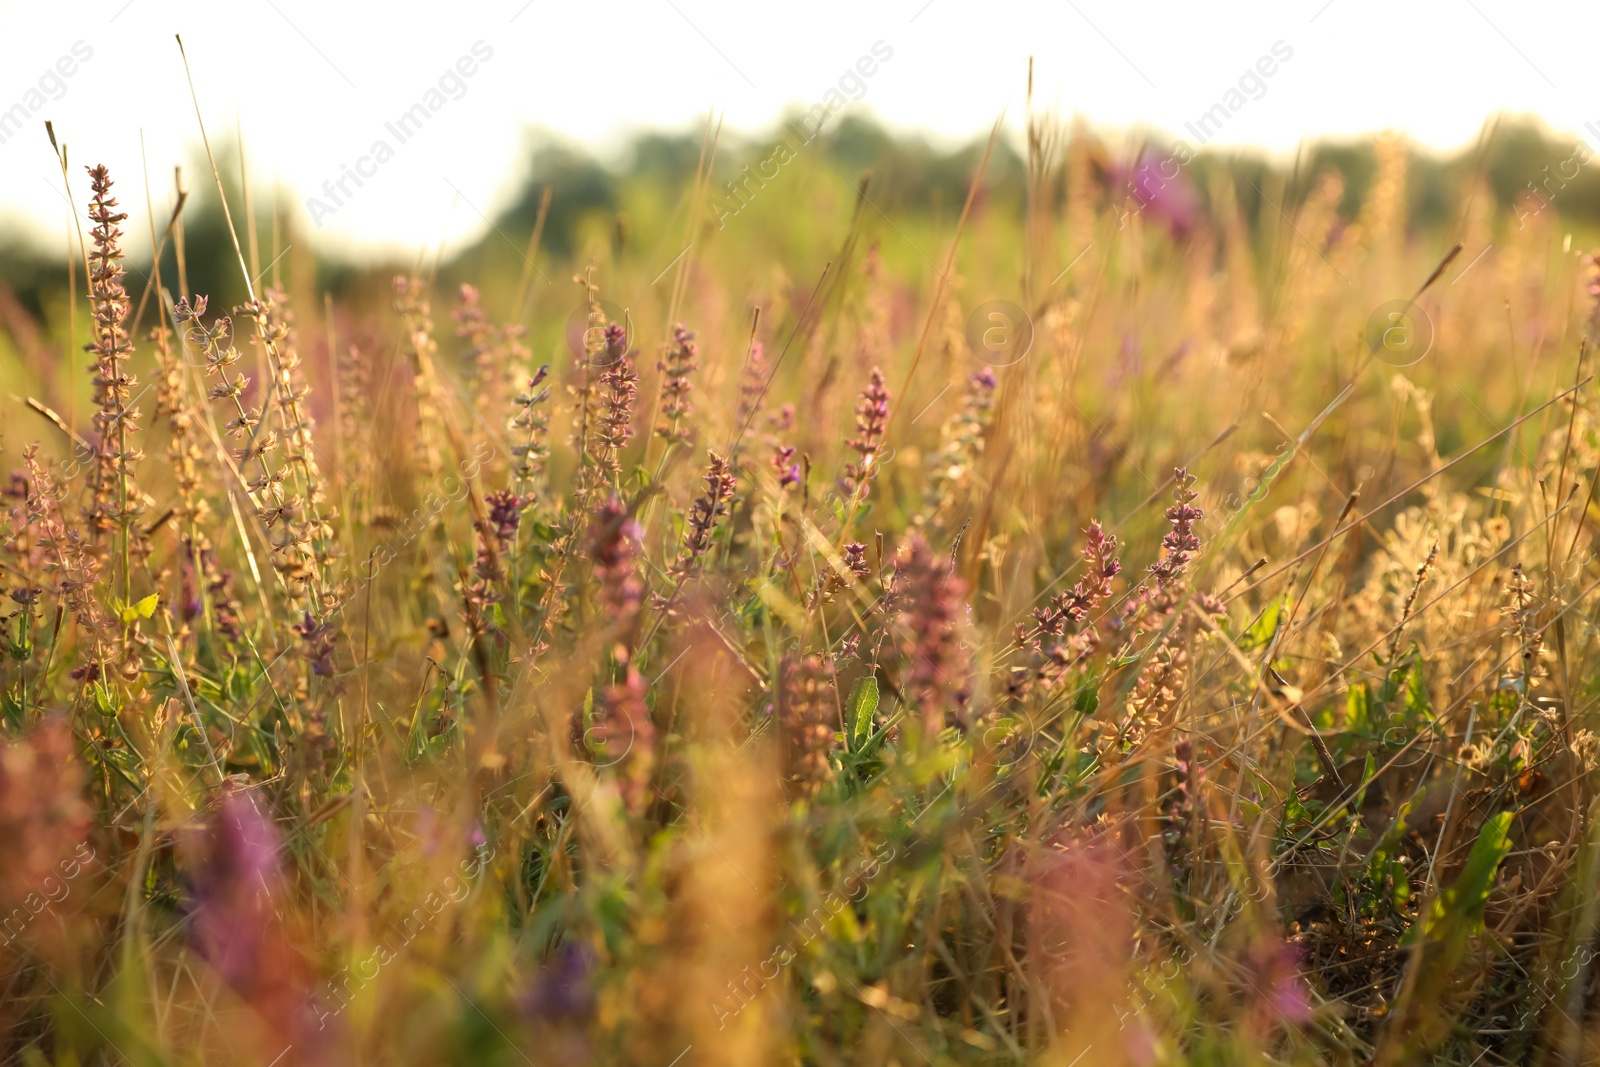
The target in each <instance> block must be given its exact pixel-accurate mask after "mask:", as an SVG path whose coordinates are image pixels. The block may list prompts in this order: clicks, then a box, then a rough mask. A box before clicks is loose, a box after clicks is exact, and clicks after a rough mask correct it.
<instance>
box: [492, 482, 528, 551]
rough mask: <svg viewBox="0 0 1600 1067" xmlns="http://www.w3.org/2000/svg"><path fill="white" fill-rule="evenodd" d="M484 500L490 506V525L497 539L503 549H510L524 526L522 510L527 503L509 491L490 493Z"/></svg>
mask: <svg viewBox="0 0 1600 1067" xmlns="http://www.w3.org/2000/svg"><path fill="white" fill-rule="evenodd" d="M484 500H485V501H486V502H487V503H488V505H489V525H490V526H492V527H493V528H494V535H495V537H496V538H497V539H498V540H499V541H500V545H501V547H502V548H506V547H509V546H510V544H511V541H512V539H513V538H515V537H516V536H517V529H518V528H519V527H520V526H521V525H522V508H523V506H524V505H526V504H527V501H525V500H523V499H522V498H521V497H519V496H517V494H515V493H513V492H512V491H511V490H509V489H502V490H500V491H499V492H498V493H490V494H488V495H487V496H486V497H484Z"/></svg>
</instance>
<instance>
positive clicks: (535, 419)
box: [511, 364, 550, 500]
mask: <svg viewBox="0 0 1600 1067" xmlns="http://www.w3.org/2000/svg"><path fill="white" fill-rule="evenodd" d="M549 376H550V365H549V364H544V365H543V366H541V367H540V368H539V369H538V370H536V371H535V372H534V374H533V377H531V378H529V379H528V384H527V388H525V389H524V390H523V391H522V392H521V393H518V394H517V400H516V403H517V413H516V414H515V415H513V416H512V418H511V430H512V433H513V434H515V435H516V438H517V443H516V444H514V445H512V446H511V456H512V459H513V460H514V463H513V464H512V467H511V473H512V474H513V475H514V476H515V477H516V479H517V495H518V496H520V497H522V498H523V499H524V500H531V499H533V495H534V493H535V491H536V489H537V485H538V479H539V477H540V476H541V475H542V474H543V473H544V464H545V460H546V459H547V458H548V457H549V455H550V446H549V444H548V443H547V440H546V438H547V436H548V434H549V432H550V416H549V415H548V414H546V412H545V410H544V405H545V402H546V401H548V400H549V399H550V390H549V388H548V387H546V386H545V384H544V383H545V380H546V379H548V378H549Z"/></svg>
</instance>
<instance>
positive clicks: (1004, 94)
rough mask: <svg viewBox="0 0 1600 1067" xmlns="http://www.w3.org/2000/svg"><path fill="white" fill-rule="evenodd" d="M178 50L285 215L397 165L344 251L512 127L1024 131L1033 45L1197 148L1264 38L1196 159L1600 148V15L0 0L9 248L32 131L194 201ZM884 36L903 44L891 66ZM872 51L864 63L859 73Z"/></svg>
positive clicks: (457, 234) (1099, 104)
mask: <svg viewBox="0 0 1600 1067" xmlns="http://www.w3.org/2000/svg"><path fill="white" fill-rule="evenodd" d="M175 32H178V33H181V34H182V35H183V39H184V44H185V46H186V47H187V49H188V53H189V58H190V62H191V64H192V67H193V73H194V79H195V85H196V88H197V89H198V92H199V95H200V102H201V109H202V113H203V115H204V118H205V122H206V128H207V130H208V132H209V133H210V134H211V138H212V145H213V148H214V149H216V150H217V151H218V153H219V154H221V153H223V152H226V153H229V154H232V153H234V152H236V151H237V148H236V144H235V140H234V136H235V131H236V130H237V129H239V128H240V126H241V124H242V128H243V130H244V138H245V148H246V152H247V155H248V158H249V164H250V170H251V173H252V181H253V183H254V184H255V185H256V187H257V188H258V189H259V190H261V191H262V195H265V190H266V188H267V187H268V186H269V185H270V184H271V183H273V182H274V181H276V182H278V183H281V184H282V186H283V187H284V189H285V190H286V192H285V195H286V196H292V197H293V199H294V200H295V202H296V205H297V210H299V211H302V212H304V211H305V210H306V207H305V198H306V197H307V196H308V195H313V194H317V195H320V189H321V186H322V183H323V182H324V181H326V180H329V179H335V180H336V179H338V178H339V177H340V175H341V168H342V167H343V166H345V165H351V166H354V165H356V164H357V162H358V161H359V160H360V159H361V157H363V156H366V155H368V154H369V152H370V151H371V148H372V146H373V144H374V142H376V141H378V140H379V139H383V140H385V141H387V142H388V143H389V145H390V146H391V147H392V148H393V157H392V158H386V159H385V160H384V161H383V162H382V163H381V164H378V163H377V162H375V161H373V162H368V163H367V164H366V165H365V167H366V169H367V170H368V171H369V173H370V176H369V177H368V178H365V179H364V184H363V185H362V187H361V188H360V189H359V190H357V189H356V188H355V186H354V185H353V184H347V188H348V189H349V190H351V191H353V193H354V195H352V196H350V197H349V198H348V199H346V201H345V203H344V204H342V205H340V206H339V207H338V209H337V210H336V211H333V212H332V213H331V214H328V215H327V216H326V217H324V218H322V219H321V222H322V226H321V228H320V229H315V230H313V231H312V232H311V235H310V239H312V240H314V241H316V242H317V243H318V244H319V245H321V246H322V247H325V248H329V249H338V250H342V251H360V250H377V249H384V248H387V249H395V248H399V247H412V248H414V247H416V246H417V245H419V244H422V243H430V242H436V241H438V240H440V239H447V240H462V239H467V238H471V237H473V236H475V235H476V234H477V233H478V232H480V231H481V230H482V229H483V228H484V227H485V226H486V223H485V222H484V219H483V217H482V216H483V215H491V216H492V215H493V213H494V210H495V208H496V207H497V206H498V205H499V204H501V203H502V202H503V201H504V198H506V197H508V196H510V195H511V193H512V190H513V189H514V188H515V186H516V183H517V181H518V180H519V178H520V177H521V176H522V173H523V172H522V170H521V168H522V167H523V166H524V165H525V162H526V157H527V151H526V147H527V143H528V142H527V140H526V131H527V130H529V129H530V128H537V129H542V130H545V131H550V132H554V133H557V134H560V135H562V136H565V137H567V138H570V139H572V140H574V141H576V142H578V143H580V144H582V145H585V146H587V147H589V148H591V149H592V150H594V151H596V152H598V153H600V154H602V156H604V155H606V154H607V153H610V154H611V155H613V156H614V155H615V153H616V151H617V149H618V146H619V145H621V144H623V143H625V141H626V138H627V136H628V135H629V134H631V133H634V132H638V131H641V130H647V129H659V130H671V131H681V130H685V129H689V128H691V127H695V128H698V126H699V125H700V124H702V123H703V122H704V118H705V116H706V114H707V113H708V111H709V110H710V109H712V108H717V109H720V110H721V111H722V112H723V113H724V114H725V116H726V125H727V127H728V128H730V129H732V130H735V131H739V132H744V133H750V134H758V133H761V132H764V131H766V130H767V129H769V128H771V126H772V125H773V123H774V122H775V120H776V119H777V118H778V117H779V116H780V115H781V114H782V113H783V112H784V111H785V109H788V108H806V107H809V106H811V105H813V104H815V103H817V102H819V101H821V100H823V99H824V97H825V96H826V94H827V93H828V92H829V90H831V89H834V88H836V87H839V86H840V83H841V78H843V79H844V80H845V81H844V89H845V92H846V94H847V95H859V96H860V99H858V100H852V101H850V102H849V103H848V104H847V105H845V106H846V108H847V109H848V110H849V111H853V112H856V113H859V114H864V115H871V116H874V117H876V118H877V119H878V120H880V121H882V122H884V123H886V124H887V125H889V126H891V127H892V128H895V129H897V130H902V131H916V132H920V133H924V134H926V135H928V136H930V137H932V138H934V139H935V140H937V141H939V142H941V143H945V144H954V143H956V142H960V141H965V140H967V139H970V138H972V137H975V136H978V135H980V134H982V133H984V132H986V131H987V129H988V127H989V125H990V124H991V123H992V122H993V121H994V119H995V118H996V117H997V116H998V115H1000V114H1001V113H1002V112H1004V113H1005V114H1006V116H1007V124H1008V126H1009V127H1011V129H1012V130H1013V131H1020V129H1021V124H1022V120H1023V114H1024V103H1025V96H1026V71H1027V60H1028V57H1029V55H1033V56H1035V57H1036V63H1037V67H1036V71H1037V73H1036V84H1035V103H1036V106H1038V107H1041V108H1053V109H1055V110H1056V111H1058V112H1059V113H1060V114H1062V115H1063V116H1071V115H1073V114H1074V113H1077V114H1082V115H1083V116H1084V117H1085V118H1087V119H1088V120H1089V121H1090V122H1092V123H1094V124H1096V125H1097V126H1099V127H1102V128H1105V129H1108V130H1117V129H1127V128H1130V127H1134V126H1138V127H1141V128H1145V129H1150V130H1153V131H1155V132H1157V133H1158V134H1159V133H1165V134H1172V135H1177V136H1181V137H1183V138H1185V139H1186V140H1188V141H1189V142H1190V143H1191V144H1193V143H1195V141H1196V138H1195V137H1194V135H1193V133H1192V132H1191V131H1189V130H1187V129H1185V123H1193V122H1195V121H1196V120H1197V119H1198V118H1199V117H1200V115H1202V114H1203V113H1204V112H1206V111H1207V110H1208V109H1209V108H1211V107H1212V105H1214V104H1217V103H1219V102H1223V101H1224V98H1225V96H1226V94H1227V93H1228V91H1229V90H1230V89H1235V88H1237V87H1238V86H1239V82H1240V79H1241V77H1244V76H1246V74H1247V72H1248V71H1250V70H1251V69H1252V68H1254V67H1255V66H1256V64H1257V63H1258V61H1259V60H1260V59H1261V58H1262V57H1269V58H1270V57H1272V55H1273V46H1274V44H1276V43H1278V42H1281V44H1279V45H1278V49H1279V52H1280V54H1281V53H1283V52H1284V51H1289V52H1291V53H1292V55H1291V56H1290V58H1288V59H1287V60H1283V61H1281V62H1278V61H1276V60H1274V61H1273V62H1271V63H1269V64H1267V66H1268V67H1271V68H1272V69H1273V73H1272V74H1271V76H1270V77H1260V78H1258V79H1257V80H1254V81H1251V82H1250V83H1249V84H1247V85H1246V87H1245V91H1244V93H1243V94H1241V95H1243V96H1244V98H1245V99H1246V100H1247V102H1246V103H1244V105H1243V106H1242V107H1240V108H1239V109H1238V111H1237V113H1235V114H1232V116H1231V117H1230V118H1229V119H1228V121H1227V122H1226V124H1225V125H1224V126H1223V127H1222V129H1221V131H1220V132H1219V133H1217V134H1216V135H1215V137H1214V138H1213V139H1212V143H1215V144H1226V145H1255V146H1259V147H1261V148H1263V149H1266V150H1268V151H1270V152H1274V153H1288V152H1292V151H1293V150H1294V148H1295V146H1296V145H1297V144H1298V143H1299V142H1301V141H1302V140H1303V139H1315V138H1319V137H1348V136H1352V135H1359V134H1363V133H1369V132H1373V131H1377V130H1382V129H1395V130H1399V131H1402V132H1404V133H1406V134H1408V135H1410V136H1411V137H1412V138H1413V139H1415V140H1416V141H1417V142H1419V143H1421V144H1423V145H1425V146H1428V147H1432V148H1437V149H1443V150H1448V149H1454V148H1458V147H1461V146H1463V145H1465V144H1467V143H1469V142H1471V141H1472V140H1473V138H1474V137H1475V136H1476V135H1477V132H1478V130H1479V128H1480V126H1481V124H1482V122H1483V120H1484V119H1485V117H1486V116H1488V115H1490V114H1493V113H1495V112H1504V113H1511V114H1533V115H1536V116H1538V117H1539V118H1541V119H1542V120H1543V121H1544V122H1545V123H1546V124H1547V125H1548V126H1549V127H1550V128H1551V129H1552V130H1553V131H1555V132H1557V133H1559V134H1562V135H1569V136H1574V137H1578V136H1581V137H1583V138H1584V139H1585V140H1586V141H1587V142H1588V143H1589V144H1590V146H1591V148H1594V149H1596V150H1600V134H1597V133H1595V132H1593V131H1585V130H1584V129H1583V126H1584V123H1586V122H1594V123H1595V128H1596V129H1597V130H1600V92H1597V91H1596V90H1595V84H1596V82H1595V77H1594V42H1595V41H1597V40H1600V5H1597V4H1594V3H1592V2H1589V3H1572V2H1566V3H1546V4H1541V5H1539V6H1538V7H1536V8H1533V7H1529V6H1528V5H1527V4H1525V3H1515V2H1512V0H1428V2H1411V0H1406V2H1401V3H1394V2H1378V0H1331V2H1330V0H1275V2H1272V3H1262V2H1248V3H1225V4H1215V5H1212V4H1194V3H1192V2H1191V0H1181V2H1167V0H1145V2H1141V3H1125V2H1110V0H1053V2H1040V3H1027V2H1011V3H1007V2H989V3H970V2H959V0H931V2H929V0H871V2H861V0H856V2H848V3H845V2H835V0H811V2H808V3H805V4H803V5H801V4H777V3H770V2H769V3H734V2H732V0H634V2H630V3H596V2H589V3H583V4H573V3H557V2H554V0H532V2H531V3H530V2H528V0H489V2H482V3H467V2H456V3H451V4H438V3H410V2H406V0H392V2H390V3H386V4H382V5H378V4H356V3H344V2H333V0H209V2H200V0H193V2H182V0H131V2H129V0H67V2H60V3H54V4H40V3H22V2H19V0H0V236H4V235H6V234H8V233H16V232H20V233H21V234H22V235H24V236H25V237H27V238H29V239H32V240H35V241H39V242H49V243H50V245H51V247H54V244H55V243H56V242H58V241H59V240H60V234H61V233H62V232H63V229H62V228H63V226H64V212H65V207H64V201H63V198H62V193H61V190H60V174H59V171H58V169H57V165H56V162H55V158H54V156H53V155H52V153H51V151H50V146H49V143H48V142H47V140H46V139H45V136H44V130H43V121H44V120H45V119H50V120H52V121H53V122H54V123H55V127H56V130H57V133H58V136H59V137H61V138H62V139H64V140H65V141H66V142H67V144H68V146H69V150H70V155H71V162H72V165H73V171H74V173H73V175H72V179H73V182H74V183H75V188H76V190H77V192H78V195H79V196H80V198H84V197H86V193H85V192H84V191H83V190H85V189H86V184H87V183H86V180H85V178H84V176H83V171H82V168H81V165H82V164H86V163H96V162H104V163H106V164H107V165H109V166H110V167H111V168H112V169H113V175H114V177H116V178H117V179H118V180H119V190H120V191H121V192H122V194H123V201H124V204H125V206H126V205H128V204H130V203H135V204H139V205H142V203H143V190H142V181H141V180H140V170H141V162H140V137H141V131H142V134H143V139H144V148H145V152H146V155H147V157H148V160H149V168H150V174H151V180H152V184H153V186H154V187H155V189H156V202H157V212H158V214H159V213H163V212H164V208H163V206H162V205H164V204H165V205H170V202H171V192H170V190H171V176H172V166H173V164H174V163H183V164H185V165H186V171H187V173H188V175H189V179H190V185H191V187H199V186H200V185H201V183H202V181H204V182H206V183H209V180H210V179H209V176H208V175H205V174H202V173H201V172H200V171H198V170H196V169H195V168H194V167H193V166H192V164H193V163H194V162H195V161H196V160H197V159H199V158H201V157H199V156H198V155H197V152H196V150H197V147H198V144H199V131H198V126H197V124H196V119H195V114H194V109H193V105H192V104H191V102H190V97H189V90H188V86H187V84H186V82H185V80H184V70H183V65H182V62H181V60H180V57H179V54H178V48H177V45H176V44H175V43H174V41H173V34H174V33H175ZM480 42H481V43H480ZM878 42H882V43H881V44H879V45H878V48H879V52H880V53H882V52H884V51H886V50H887V51H889V52H891V53H892V54H891V55H890V57H889V58H888V59H886V60H883V61H881V62H878V61H876V60H874V59H872V57H873V47H874V45H875V44H878ZM475 45H476V46H477V52H478V54H477V56H476V57H474V52H473V49H474V46H475ZM75 48H76V53H77V54H76V56H75V53H74V49H75ZM85 55H87V58H86V59H85V58H82V57H83V56H85ZM485 55H487V58H484V56H485ZM864 56H865V57H868V58H869V62H868V64H867V66H868V67H874V68H875V69H874V72H873V73H872V74H871V76H870V77H862V78H859V79H858V80H852V79H851V77H850V76H848V75H847V73H846V72H847V71H850V70H851V69H852V68H854V67H855V66H856V64H857V62H858V60H860V59H861V58H862V57H864ZM463 57H466V61H465V62H462V60H463ZM458 63H461V68H460V69H462V70H466V69H470V70H471V71H472V73H471V74H470V75H464V74H461V73H460V72H459V70H457V64H458ZM64 70H70V71H71V73H70V75H63V74H62V73H61V71H64ZM441 77H443V78H444V79H445V81H444V84H443V86H442V87H441V83H440V79H441ZM430 90H438V95H435V96H433V97H431V98H430V97H429V96H428V93H429V91H430ZM1234 99H1235V100H1236V101H1237V100H1238V99H1239V97H1235V98H1234ZM419 103H420V104H423V105H424V106H425V107H426V106H427V105H428V104H430V103H432V104H433V105H434V106H435V110H433V111H431V112H430V117H429V118H428V120H427V121H426V123H424V124H423V125H422V129H421V130H420V132H417V133H415V134H414V135H413V136H411V137H410V138H409V139H408V140H407V141H406V142H405V143H403V144H401V143H400V142H399V140H398V138H396V137H395V136H394V135H393V134H392V133H391V132H388V131H386V129H385V125H384V124H385V123H386V122H394V121H396V120H397V119H398V117H399V116H400V115H402V114H403V113H405V112H406V111H407V109H409V108H411V107H412V106H413V105H415V104H419ZM23 118H25V119H26V125H25V126H23V128H22V129H21V130H20V132H19V131H18V129H17V125H18V124H19V123H20V122H21V120H22V119H23ZM329 203H330V206H331V201H330V202H329ZM480 213H481V214H480Z"/></svg>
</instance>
